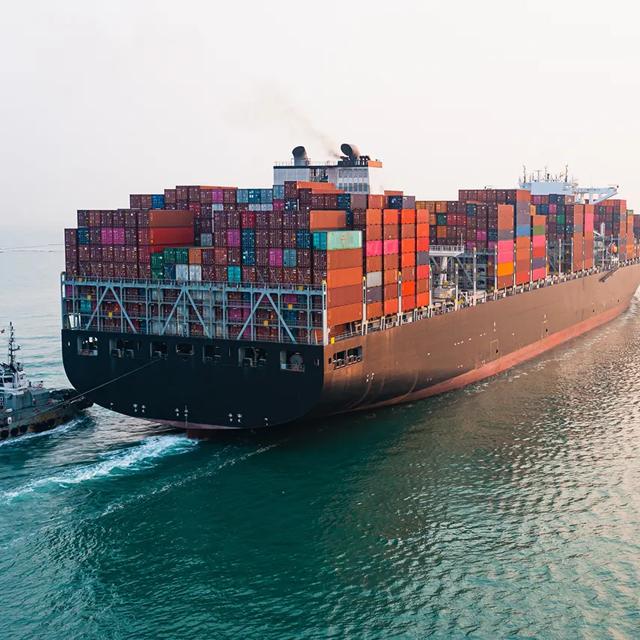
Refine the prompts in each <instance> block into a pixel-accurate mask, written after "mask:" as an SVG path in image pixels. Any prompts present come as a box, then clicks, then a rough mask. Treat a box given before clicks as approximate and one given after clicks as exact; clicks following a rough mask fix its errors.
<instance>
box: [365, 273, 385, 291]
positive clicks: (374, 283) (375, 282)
mask: <svg viewBox="0 0 640 640" xmlns="http://www.w3.org/2000/svg"><path fill="white" fill-rule="evenodd" d="M381 286H382V271H370V272H369V273H367V287H381Z"/></svg>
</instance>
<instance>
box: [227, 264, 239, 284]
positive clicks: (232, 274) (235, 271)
mask: <svg viewBox="0 0 640 640" xmlns="http://www.w3.org/2000/svg"><path fill="white" fill-rule="evenodd" d="M241 277H242V270H241V268H240V267H227V280H228V281H229V282H240V280H241Z"/></svg>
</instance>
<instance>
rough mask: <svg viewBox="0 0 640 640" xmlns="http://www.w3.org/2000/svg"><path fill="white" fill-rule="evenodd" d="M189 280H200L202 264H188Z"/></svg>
mask: <svg viewBox="0 0 640 640" xmlns="http://www.w3.org/2000/svg"><path fill="white" fill-rule="evenodd" d="M189 280H191V282H201V281H202V265H199V264H191V265H189Z"/></svg>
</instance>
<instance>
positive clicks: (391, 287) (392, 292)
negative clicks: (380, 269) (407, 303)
mask: <svg viewBox="0 0 640 640" xmlns="http://www.w3.org/2000/svg"><path fill="white" fill-rule="evenodd" d="M383 298H384V299H385V300H394V299H395V300H397V299H398V285H397V284H385V285H384V293H383Z"/></svg>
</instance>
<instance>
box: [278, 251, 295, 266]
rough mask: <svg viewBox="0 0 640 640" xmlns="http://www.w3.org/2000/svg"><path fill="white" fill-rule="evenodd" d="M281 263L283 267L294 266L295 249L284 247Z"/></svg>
mask: <svg viewBox="0 0 640 640" xmlns="http://www.w3.org/2000/svg"><path fill="white" fill-rule="evenodd" d="M282 264H283V265H284V266H285V267H295V266H297V264H298V260H297V255H296V250H295V249H284V250H283V252H282Z"/></svg>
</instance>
